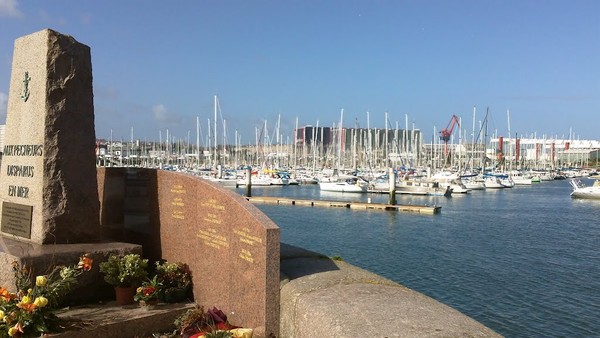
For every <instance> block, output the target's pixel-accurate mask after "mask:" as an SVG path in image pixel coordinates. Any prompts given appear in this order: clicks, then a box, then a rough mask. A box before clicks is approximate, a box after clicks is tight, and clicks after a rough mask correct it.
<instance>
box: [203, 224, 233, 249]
mask: <svg viewBox="0 0 600 338" xmlns="http://www.w3.org/2000/svg"><path fill="white" fill-rule="evenodd" d="M196 236H197V237H198V238H200V239H202V242H203V243H204V244H206V245H208V246H210V247H213V248H215V249H221V248H228V247H229V243H228V242H227V238H225V236H222V235H219V234H218V233H217V230H215V229H213V228H208V229H206V230H202V229H200V230H198V233H197V234H196Z"/></svg>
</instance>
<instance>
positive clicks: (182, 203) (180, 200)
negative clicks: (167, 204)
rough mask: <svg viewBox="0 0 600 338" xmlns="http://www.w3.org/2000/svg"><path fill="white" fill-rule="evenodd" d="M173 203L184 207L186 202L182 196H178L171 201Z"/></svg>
mask: <svg viewBox="0 0 600 338" xmlns="http://www.w3.org/2000/svg"><path fill="white" fill-rule="evenodd" d="M171 205H174V206H177V207H183V206H185V203H184V202H183V199H182V198H180V197H176V198H174V199H173V201H172V202H171Z"/></svg>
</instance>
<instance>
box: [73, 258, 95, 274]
mask: <svg viewBox="0 0 600 338" xmlns="http://www.w3.org/2000/svg"><path fill="white" fill-rule="evenodd" d="M92 263H94V260H93V259H91V258H90V257H89V254H85V255H83V256H82V257H81V258H80V260H79V264H77V267H79V268H83V270H84V271H90V270H92Z"/></svg>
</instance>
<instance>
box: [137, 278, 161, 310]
mask: <svg viewBox="0 0 600 338" xmlns="http://www.w3.org/2000/svg"><path fill="white" fill-rule="evenodd" d="M160 287H161V283H160V282H159V281H158V279H157V276H154V278H152V279H150V280H148V281H144V282H142V286H140V287H138V288H137V289H136V292H135V295H134V296H133V300H135V301H136V302H138V303H139V304H140V306H141V307H143V308H145V309H147V310H149V309H150V308H152V307H153V306H155V305H156V304H158V299H159V294H160Z"/></svg>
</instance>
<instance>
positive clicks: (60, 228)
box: [0, 29, 100, 244]
mask: <svg viewBox="0 0 600 338" xmlns="http://www.w3.org/2000/svg"><path fill="white" fill-rule="evenodd" d="M95 144H96V135H95V129H94V104H93V91H92V63H91V53H90V48H89V47H88V46H86V45H84V44H81V43H79V42H77V41H76V40H75V39H74V38H72V37H70V36H67V35H63V34H60V33H58V32H55V31H53V30H50V29H45V30H42V31H39V32H36V33H33V34H30V35H27V36H24V37H21V38H18V39H17V40H15V46H14V55H13V64H12V74H11V80H10V90H9V98H8V111H7V117H6V133H5V138H4V148H3V149H2V150H3V157H2V164H1V166H0V208H1V214H0V217H1V233H2V235H3V236H10V237H14V238H16V239H19V240H24V241H29V242H33V243H37V244H50V243H85V242H93V241H95V240H97V239H99V237H100V224H99V202H98V189H97V178H96V157H95Z"/></svg>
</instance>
